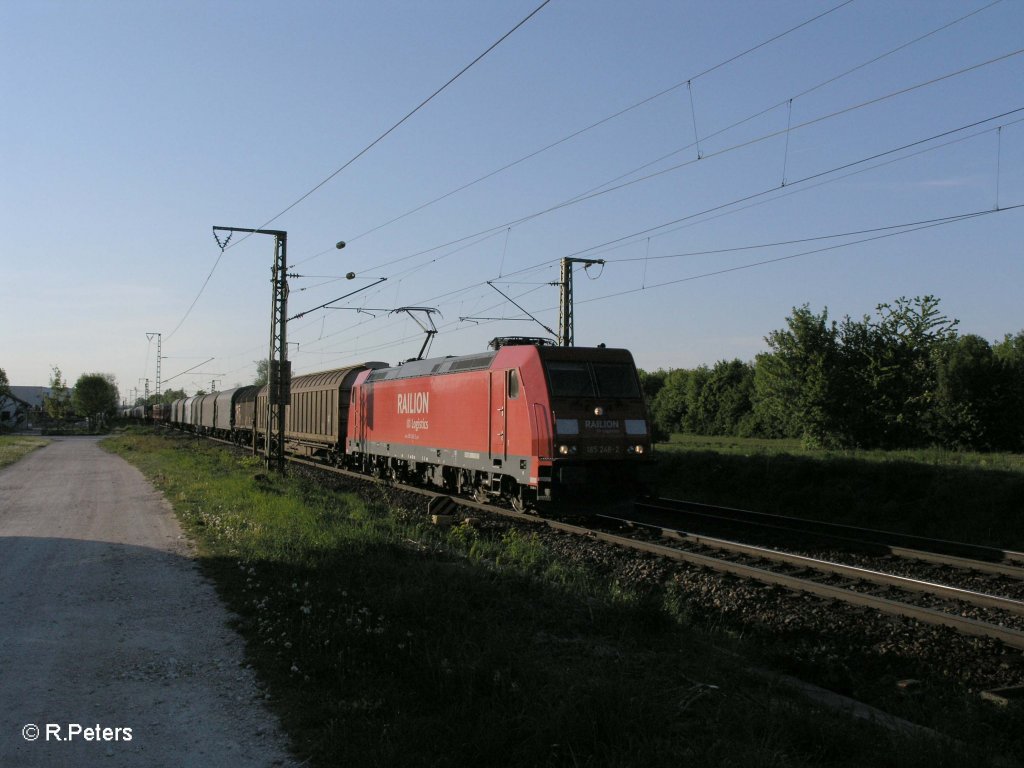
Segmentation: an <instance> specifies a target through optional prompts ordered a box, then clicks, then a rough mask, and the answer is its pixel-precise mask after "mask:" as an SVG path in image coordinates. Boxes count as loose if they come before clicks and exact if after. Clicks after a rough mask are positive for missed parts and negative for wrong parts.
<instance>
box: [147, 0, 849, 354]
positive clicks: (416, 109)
mask: <svg viewBox="0 0 1024 768" xmlns="http://www.w3.org/2000/svg"><path fill="white" fill-rule="evenodd" d="M851 1H852V0H851ZM550 2H551V0H543V2H541V4H540V5H538V6H537V7H536V8H534V9H533V10H532V11H531V12H530V13H529V14H527V15H526V16H525V17H524V18H523V19H522V20H521V21H520V22H519V23H518V24H516V25H515V26H514V27H512V29H510V30H509V31H508V32H506V33H505V34H504V35H502V36H501V37H500V38H498V39H497V40H496V41H494V42H493V43H492V44H491V45H490V46H488V48H487V49H486V50H485V51H484V52H483V53H481V54H480V55H479V56H477V57H476V58H475V59H473V60H472V61H471V62H469V64H467V65H466V66H464V67H463V68H462V69H460V70H459V71H458V72H457V73H456V74H455V75H453V76H452V77H451V78H450V79H449V80H448V82H446V83H445V84H444V85H442V86H441V87H440V88H438V89H437V90H436V91H434V92H433V93H432V94H430V95H429V96H428V97H427V98H425V99H424V100H423V101H421V102H420V103H419V104H418V105H417V106H416V107H414V108H413V109H412V110H410V111H409V112H408V114H406V115H405V117H403V118H402V119H401V120H399V121H398V122H397V123H395V124H394V125H392V126H391V127H390V128H388V129H387V130H386V131H384V133H382V134H381V135H380V136H378V137H377V138H376V139H374V140H373V141H371V142H370V143H369V144H367V145H366V146H365V147H363V149H361V150H360V151H359V152H357V153H356V154H355V155H354V156H353V157H352V158H350V159H349V160H348V161H346V162H345V163H343V164H342V165H341V166H340V167H339V168H337V169H336V170H335V171H333V172H332V173H331V174H330V175H329V176H327V178H325V179H324V180H323V181H321V182H320V183H319V184H317V185H316V186H314V187H313V188H312V189H310V190H309V191H308V192H306V193H305V194H303V195H302V196H301V197H299V199H298V200H296V201H295V202H293V203H291V204H290V205H288V206H287V207H286V208H284V210H282V211H281V212H280V213H278V214H276V215H274V216H272V217H271V218H269V219H267V220H266V221H265V222H263V224H261V225H260V226H258V227H256V229H265V228H266V227H267V226H268V225H269V224H272V223H273V222H275V221H277V220H278V219H279V218H281V217H282V216H284V215H285V214H286V213H288V211H290V210H291V209H292V208H294V207H295V206H297V205H298V204H299V203H301V202H302V201H303V200H305V199H306V198H308V197H309V196H310V195H312V194H313V193H314V192H316V191H317V190H318V189H320V188H321V187H323V186H324V185H325V184H326V183H327V182H329V181H330V180H331V179H333V178H334V177H336V176H337V175H338V174H340V173H341V172H342V171H344V170H345V169H346V168H348V167H349V166H350V165H352V163H354V162H355V161H356V160H358V159H359V158H360V157H362V156H363V155H365V154H366V153H367V152H369V151H370V150H371V149H373V148H374V147H375V146H377V144H379V143H380V142H381V141H383V140H384V139H385V138H386V137H387V136H389V135H390V134H391V133H393V132H394V131H395V130H396V129H397V128H398V127H399V126H400V125H402V124H403V123H404V122H405V121H406V120H408V119H409V118H410V117H412V116H413V115H415V114H416V113H417V112H419V111H420V110H421V109H422V108H423V107H425V106H426V105H427V104H429V103H430V102H431V101H433V99H434V98H435V97H436V96H438V95H439V94H440V93H441V92H442V91H444V90H445V89H446V88H447V87H448V86H449V85H451V84H452V83H454V82H455V81H456V80H458V79H459V78H460V77H462V75H464V74H465V73H466V72H468V71H469V70H470V69H471V68H472V67H473V66H474V65H475V64H477V63H478V62H479V61H480V60H481V59H483V58H484V57H485V56H486V55H487V54H489V53H490V52H491V51H493V50H494V49H495V48H497V47H498V46H499V45H501V43H503V42H504V41H505V40H506V39H507V38H508V37H509V36H510V35H512V33H514V32H515V31H516V30H518V29H519V28H520V27H521V26H523V25H524V24H525V23H526V22H528V21H529V20H530V19H532V18H533V17H534V16H536V15H537V13H539V12H540V10H541V9H542V8H544V6H546V5H547V4H548V3H550ZM248 238H249V235H245V236H244V237H242V238H241V239H239V240H237V241H236V242H235V245H238V243H241V242H244V241H245V240H247V239H248ZM228 247H234V246H228V245H227V243H225V244H224V247H222V248H221V251H220V254H219V255H218V256H217V259H216V261H214V263H213V268H212V269H210V274H208V275H207V276H206V279H205V280H204V281H203V284H202V286H200V288H199V293H198V294H197V295H196V297H195V299H193V300H192V303H191V304H190V305H189V308H188V309H187V310H186V311H185V315H184V317H182V318H181V320H180V321H179V322H178V324H177V325H176V326H175V327H174V330H173V331H171V332H170V333H169V334H168V335H167V338H168V340H169V339H170V337H171V336H173V335H174V334H175V333H176V332H177V331H178V329H179V328H181V326H182V323H184V322H185V319H186V318H187V317H188V316H189V314H190V313H191V312H192V309H193V307H195V305H196V302H197V301H199V297H200V296H202V295H203V291H205V290H206V286H207V284H209V282H210V278H211V277H213V273H214V272H216V271H217V266H218V265H219V264H220V260H221V258H222V257H223V256H224V251H226V250H227V248H228Z"/></svg>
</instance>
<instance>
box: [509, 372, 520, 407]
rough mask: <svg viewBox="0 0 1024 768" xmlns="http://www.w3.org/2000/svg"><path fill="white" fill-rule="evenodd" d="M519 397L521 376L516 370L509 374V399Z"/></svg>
mask: <svg viewBox="0 0 1024 768" xmlns="http://www.w3.org/2000/svg"><path fill="white" fill-rule="evenodd" d="M517 397H519V374H518V373H517V372H516V371H515V370H511V371H509V372H508V399H509V400H515V399H516V398H517Z"/></svg>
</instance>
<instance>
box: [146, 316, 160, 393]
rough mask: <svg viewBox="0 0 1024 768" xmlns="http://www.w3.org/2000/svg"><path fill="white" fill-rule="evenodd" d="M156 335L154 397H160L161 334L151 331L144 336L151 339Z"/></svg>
mask: <svg viewBox="0 0 1024 768" xmlns="http://www.w3.org/2000/svg"><path fill="white" fill-rule="evenodd" d="M154 336H156V399H157V400H159V399H160V361H161V360H162V359H163V356H162V355H161V346H162V343H163V334H160V333H157V332H155V331H154V332H152V333H147V334H146V338H147V339H149V340H150V341H153V337H154Z"/></svg>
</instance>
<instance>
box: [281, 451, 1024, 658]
mask: <svg viewBox="0 0 1024 768" xmlns="http://www.w3.org/2000/svg"><path fill="white" fill-rule="evenodd" d="M288 460H289V461H290V462H292V463H295V464H301V465H305V466H308V467H312V468H314V469H319V470H322V471H327V472H330V473H332V474H338V475H344V476H348V477H352V478H355V479H361V480H364V481H371V482H381V481H380V480H379V478H374V477H369V476H367V475H364V474H361V473H358V472H352V471H350V470H346V469H341V468H340V467H333V466H330V465H328V464H322V463H320V462H315V461H309V460H307V459H300V458H298V457H294V456H291V457H288ZM388 485H389V486H390V487H393V488H397V489H400V490H404V491H410V492H413V493H417V494H420V495H423V496H429V497H438V496H448V495H449V494H445V493H440V492H435V491H429V490H425V489H423V488H418V487H416V486H412V485H405V484H403V483H393V482H391V483H388ZM450 498H452V500H453V501H454V502H455V503H457V504H458V505H460V506H463V507H466V508H469V509H476V510H481V511H486V512H491V513H494V514H498V515H501V516H504V517H509V518H513V519H515V520H519V521H521V522H527V523H532V524H534V525H545V526H547V527H548V528H551V529H553V530H556V531H562V532H564V533H569V534H573V535H577V536H583V537H586V538H590V539H594V540H597V541H602V542H605V543H607V544H613V545H616V546H620V547H623V548H625V549H632V550H635V551H639V552H646V553H648V554H653V555H658V556H661V557H666V558H669V559H671V560H676V561H679V562H685V563H689V564H691V565H697V566H700V567H704V568H708V569H710V570H713V571H717V572H720V573H729V574H732V575H734V576H738V577H740V578H743V579H750V580H753V581H757V582H760V583H762V584H768V585H770V586H779V587H784V588H785V589H788V590H790V591H793V592H803V593H807V594H812V595H815V596H817V597H822V598H826V599H832V600H838V601H840V602H844V603H848V604H852V605H857V606H861V607H864V608H870V609H874V610H877V611H879V612H881V613H886V614H889V615H895V616H903V617H905V618H910V619H915V620H917V621H920V622H922V623H925V624H932V625H938V626H946V627H950V628H952V629H954V630H956V631H958V632H960V633H962V634H965V635H972V636H974V637H989V638H994V639H996V640H999V641H1000V642H1002V643H1003V644H1005V645H1007V646H1010V647H1012V648H1018V649H1021V650H1024V632H1019V631H1017V630H1013V629H1008V628H1006V627H1000V626H998V625H995V624H989V623H986V622H982V621H978V620H976V619H969V618H967V617H964V616H956V615H954V614H950V613H944V612H942V611H937V610H934V609H932V608H924V607H921V606H915V605H910V604H907V603H900V602H897V601H895V600H889V599H887V598H882V597H876V596H874V595H869V594H865V593H863V592H854V591H851V590H850V589H848V588H844V587H835V586H831V585H828V584H820V583H818V582H814V581H809V580H807V579H801V578H798V577H796V576H790V575H787V574H782V573H775V572H773V571H769V570H766V569H764V568H757V567H755V566H751V565H744V564H742V563H735V562H731V561H729V560H723V559H721V558H716V557H711V556H709V555H701V554H698V553H696V552H687V551H685V550H681V549H678V548H675V547H669V546H665V545H663V544H654V543H652V542H646V541H641V540H638V539H631V538H628V537H626V536H620V535H617V534H613V533H607V532H605V531H597V530H594V529H593V528H586V527H583V526H579V525H574V524H571V523H566V522H562V521H560V520H552V519H549V518H544V517H539V516H537V515H532V514H528V513H525V512H516V511H515V510H512V509H504V508H502V507H496V506H492V505H489V504H481V503H479V502H474V501H470V500H468V499H462V498H458V497H450Z"/></svg>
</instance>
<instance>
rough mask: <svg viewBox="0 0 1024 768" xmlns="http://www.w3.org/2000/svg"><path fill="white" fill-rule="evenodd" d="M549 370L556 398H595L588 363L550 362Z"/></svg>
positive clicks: (549, 377) (552, 390)
mask: <svg viewBox="0 0 1024 768" xmlns="http://www.w3.org/2000/svg"><path fill="white" fill-rule="evenodd" d="M547 369H548V379H549V380H550V382H551V394H552V395H553V396H554V397H593V396H594V383H593V381H592V380H591V378H590V371H589V369H588V366H587V364H586V363H578V362H571V361H567V360H549V361H548V364H547Z"/></svg>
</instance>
